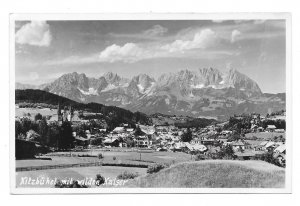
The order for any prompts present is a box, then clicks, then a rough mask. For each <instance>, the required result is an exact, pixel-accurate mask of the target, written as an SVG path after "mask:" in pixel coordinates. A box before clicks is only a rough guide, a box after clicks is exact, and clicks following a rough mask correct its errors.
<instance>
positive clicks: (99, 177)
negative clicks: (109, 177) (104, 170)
mask: <svg viewBox="0 0 300 206" xmlns="http://www.w3.org/2000/svg"><path fill="white" fill-rule="evenodd" d="M104 183H105V178H104V177H103V176H102V175H101V174H97V175H96V183H95V184H96V186H100V185H102V184H104Z"/></svg>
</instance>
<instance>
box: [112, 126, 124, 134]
mask: <svg viewBox="0 0 300 206" xmlns="http://www.w3.org/2000/svg"><path fill="white" fill-rule="evenodd" d="M124 131H125V129H124V127H116V128H115V129H114V130H113V132H114V133H122V132H124Z"/></svg>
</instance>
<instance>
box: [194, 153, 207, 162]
mask: <svg viewBox="0 0 300 206" xmlns="http://www.w3.org/2000/svg"><path fill="white" fill-rule="evenodd" d="M205 159H207V157H206V155H204V154H197V155H196V157H195V161H200V160H205Z"/></svg>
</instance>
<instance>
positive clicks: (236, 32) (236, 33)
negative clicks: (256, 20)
mask: <svg viewBox="0 0 300 206" xmlns="http://www.w3.org/2000/svg"><path fill="white" fill-rule="evenodd" d="M241 34H242V33H241V32H240V31H239V30H236V29H235V30H233V31H232V32H231V42H232V43H234V42H236V40H237V38H238V37H239V36H240V35H241Z"/></svg>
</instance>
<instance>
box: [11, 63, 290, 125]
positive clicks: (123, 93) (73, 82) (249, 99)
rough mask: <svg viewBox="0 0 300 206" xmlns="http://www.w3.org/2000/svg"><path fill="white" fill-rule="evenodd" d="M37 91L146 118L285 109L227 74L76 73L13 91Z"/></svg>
mask: <svg viewBox="0 0 300 206" xmlns="http://www.w3.org/2000/svg"><path fill="white" fill-rule="evenodd" d="M30 88H31V89H40V90H45V91H48V92H51V93H53V94H57V95H59V96H63V97H66V98H69V99H72V100H74V101H78V102H83V103H89V102H96V103H101V104H105V105H112V106H118V107H121V108H125V109H128V110H131V111H141V112H144V113H146V114H153V113H157V112H159V113H163V114H172V115H173V114H175V115H189V116H193V117H205V118H215V119H219V120H223V119H226V118H228V117H229V116H231V115H233V114H240V113H249V112H257V113H265V114H266V113H268V112H272V111H277V110H281V109H285V93H279V94H267V93H263V92H262V91H261V89H260V87H259V86H258V84H257V83H256V82H255V81H254V80H252V79H250V78H249V77H248V76H246V75H245V74H242V73H241V72H239V71H237V70H235V69H231V70H229V71H228V72H226V73H222V72H220V71H219V70H217V69H214V68H203V69H198V70H193V71H190V70H181V71H179V72H175V73H167V74H162V75H161V76H160V77H158V78H157V79H155V78H153V77H151V76H149V75H147V74H139V75H136V76H134V77H132V78H131V79H129V78H124V77H121V76H119V75H118V74H114V73H112V72H108V73H106V74H104V75H103V76H101V77H99V78H91V77H87V76H86V75H85V74H83V73H82V74H79V73H77V72H73V73H68V74H64V75H62V76H61V77H59V78H58V79H56V80H55V81H53V82H51V83H47V84H43V85H40V86H32V85H24V84H20V83H16V89H30Z"/></svg>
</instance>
